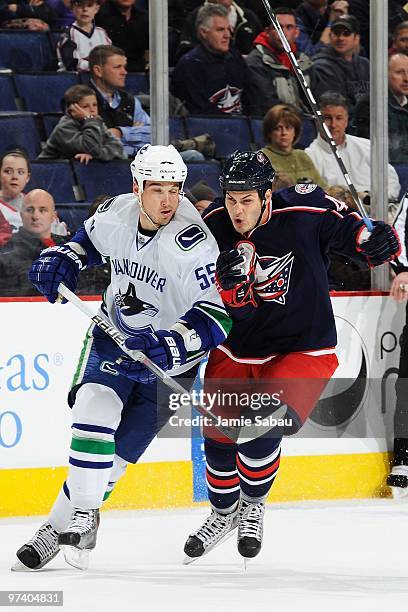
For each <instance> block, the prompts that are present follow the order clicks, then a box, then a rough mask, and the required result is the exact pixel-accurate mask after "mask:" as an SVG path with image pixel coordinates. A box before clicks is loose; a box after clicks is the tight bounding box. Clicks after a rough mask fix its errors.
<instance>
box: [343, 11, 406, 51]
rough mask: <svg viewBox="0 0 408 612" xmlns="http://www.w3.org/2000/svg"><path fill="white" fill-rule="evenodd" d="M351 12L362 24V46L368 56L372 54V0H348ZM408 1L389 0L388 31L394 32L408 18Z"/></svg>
mask: <svg viewBox="0 0 408 612" xmlns="http://www.w3.org/2000/svg"><path fill="white" fill-rule="evenodd" d="M348 3H349V13H350V15H353V16H354V17H355V18H356V19H357V21H358V23H359V24H360V32H361V41H360V42H361V46H362V47H363V49H364V51H365V53H366V55H367V57H369V56H370V4H371V2H370V0H348ZM407 9H408V7H407V2H406V1H405V0H388V32H393V31H394V29H395V28H396V26H397V25H398V24H399V23H401V21H405V20H406V19H408V12H407Z"/></svg>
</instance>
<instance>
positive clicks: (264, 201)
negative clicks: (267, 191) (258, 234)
mask: <svg viewBox="0 0 408 612" xmlns="http://www.w3.org/2000/svg"><path fill="white" fill-rule="evenodd" d="M271 200H272V196H271V197H270V199H269V203H270V202H271ZM266 205H267V202H266V198H265V197H264V199H263V200H262V204H261V212H260V213H259V217H258V219H257V221H256V223H255V225H254V227H253V228H252V230H254V229H255V228H256V227H258V225H259V224H260V222H261V220H262V216H263V214H264V212H265V210H266ZM252 230H250V231H251V232H252Z"/></svg>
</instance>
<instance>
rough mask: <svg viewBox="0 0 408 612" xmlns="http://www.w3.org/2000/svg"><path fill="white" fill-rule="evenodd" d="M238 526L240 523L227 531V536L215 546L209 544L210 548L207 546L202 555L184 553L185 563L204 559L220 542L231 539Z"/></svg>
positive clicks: (188, 563)
mask: <svg viewBox="0 0 408 612" xmlns="http://www.w3.org/2000/svg"><path fill="white" fill-rule="evenodd" d="M237 527H238V525H236V526H235V527H234V528H233V529H231V531H229V532H228V533H226V534H225V536H224V537H223V538H221V540H220V541H219V542H217V543H216V544H214V546H209V547H208V548H206V549H205V551H204V552H203V554H202V555H201V557H189V556H188V555H186V554H185V555H184V559H183V565H190V564H191V563H194V561H198V559H202V558H203V557H204V556H205V555H206V554H208V553H209V552H211V551H212V550H214V548H217V546H219V545H220V544H223V543H224V542H226V541H227V540H229V539H230V537H231V536H232V535H234V532H235V530H236V528H237Z"/></svg>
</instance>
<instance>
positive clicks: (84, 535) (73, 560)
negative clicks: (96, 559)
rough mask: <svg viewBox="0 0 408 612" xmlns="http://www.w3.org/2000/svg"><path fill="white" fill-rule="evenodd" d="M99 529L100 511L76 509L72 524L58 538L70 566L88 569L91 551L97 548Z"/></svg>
mask: <svg viewBox="0 0 408 612" xmlns="http://www.w3.org/2000/svg"><path fill="white" fill-rule="evenodd" d="M98 527H99V510H98V509H96V510H94V509H93V510H81V509H79V508H74V511H73V514H72V518H71V522H70V524H69V525H68V527H67V529H66V531H63V532H62V533H60V534H59V536H58V543H59V545H60V547H61V549H62V550H63V552H64V557H65V561H66V562H67V563H69V565H72V566H73V567H76V568H78V569H82V570H85V569H88V565H89V551H90V550H92V549H93V548H95V546H96V534H97V532H98Z"/></svg>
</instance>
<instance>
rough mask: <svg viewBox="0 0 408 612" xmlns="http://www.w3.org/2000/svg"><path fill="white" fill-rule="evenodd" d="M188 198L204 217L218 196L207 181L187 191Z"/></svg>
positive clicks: (199, 182) (196, 184)
mask: <svg viewBox="0 0 408 612" xmlns="http://www.w3.org/2000/svg"><path fill="white" fill-rule="evenodd" d="M186 197H187V198H188V199H189V200H190V202H191V203H192V204H194V206H195V208H196V209H197V210H198V212H199V213H200V215H202V214H203V212H204V211H205V210H206V209H207V208H208V207H209V205H210V204H211V203H212V202H213V201H214V200H215V198H216V197H217V194H216V193H215V191H214V189H212V187H210V185H209V184H208V183H207V182H206V181H204V180H202V181H198V183H195V185H193V186H192V187H191V189H188V190H187V191H186Z"/></svg>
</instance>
